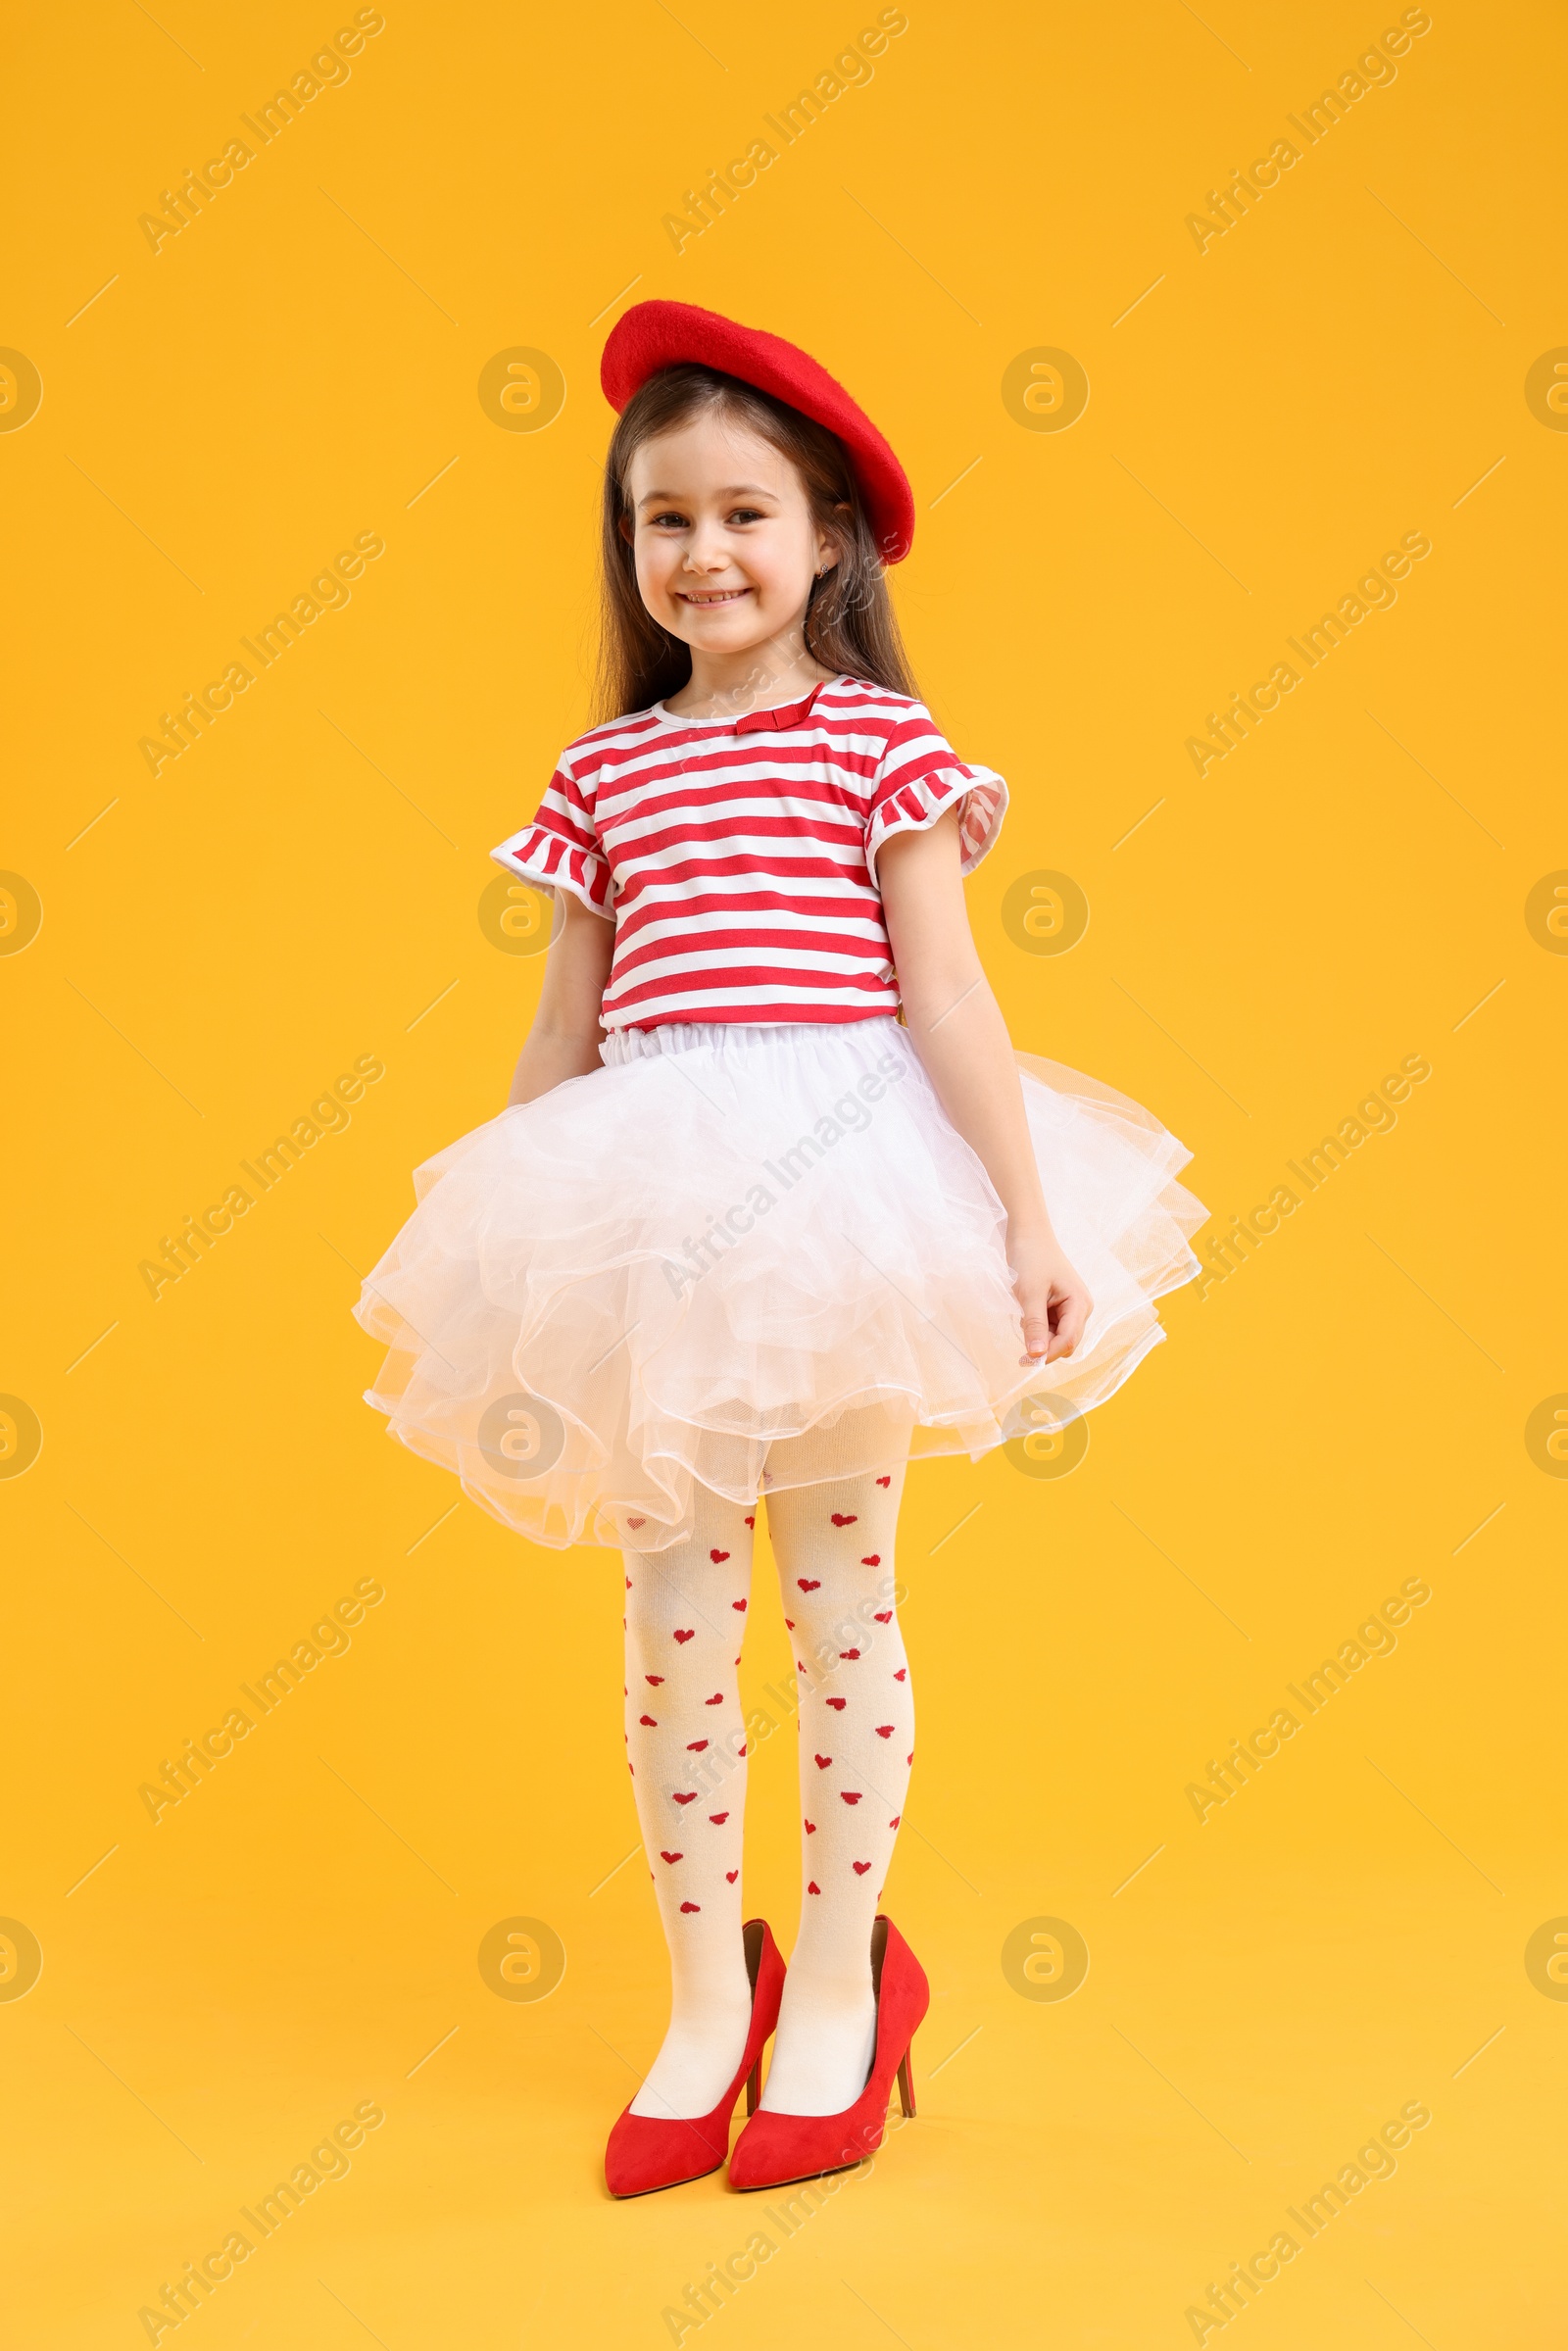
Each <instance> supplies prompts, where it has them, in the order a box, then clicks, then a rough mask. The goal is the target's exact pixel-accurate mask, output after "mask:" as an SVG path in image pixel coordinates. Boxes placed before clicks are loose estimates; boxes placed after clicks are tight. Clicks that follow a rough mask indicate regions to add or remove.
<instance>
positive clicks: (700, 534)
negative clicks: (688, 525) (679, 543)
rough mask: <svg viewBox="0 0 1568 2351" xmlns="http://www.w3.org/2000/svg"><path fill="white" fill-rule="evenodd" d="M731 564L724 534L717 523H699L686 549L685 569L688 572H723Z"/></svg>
mask: <svg viewBox="0 0 1568 2351" xmlns="http://www.w3.org/2000/svg"><path fill="white" fill-rule="evenodd" d="M728 563H729V549H728V548H727V547H726V546H725V544H724V534H723V532H722V531H721V530H720V529H719V527H718V525H717V524H716V523H711V522H699V523H698V525H697V527H696V529H695V530H694V531H693V532H692V535H691V541H690V544H689V545H688V547H687V549H686V558H685V563H684V564H683V566H682V567H683V568H684V569H685V570H688V571H722V570H724V569H726V567H727V566H728Z"/></svg>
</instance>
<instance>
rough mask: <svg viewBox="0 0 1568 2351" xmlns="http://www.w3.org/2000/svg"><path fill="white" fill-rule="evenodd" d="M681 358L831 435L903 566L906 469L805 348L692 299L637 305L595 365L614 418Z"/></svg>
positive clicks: (887, 553) (875, 525) (908, 530)
mask: <svg viewBox="0 0 1568 2351" xmlns="http://www.w3.org/2000/svg"><path fill="white" fill-rule="evenodd" d="M683 360H694V361H697V362H698V363H699V364H700V365H701V366H703V367H716V368H718V369H719V370H720V372H721V373H722V374H725V375H738V376H739V377H740V378H741V381H742V382H743V383H749V384H755V385H756V386H757V388H758V390H759V391H760V392H770V393H771V394H772V396H773V398H774V399H775V400H782V401H785V402H787V403H788V405H789V406H790V407H791V408H795V409H799V410H800V411H801V412H802V414H803V415H804V416H811V417H814V418H815V420H816V422H817V423H818V424H825V425H826V426H827V429H828V431H829V432H831V433H836V434H837V435H838V437H839V439H840V440H841V441H842V442H843V443H844V446H845V448H846V449H847V450H848V451H849V453H850V463H851V465H852V466H853V467H854V469H855V477H856V480H857V481H858V484H859V487H860V495H861V496H862V498H863V499H864V500H865V504H866V510H867V512H868V514H869V515H870V518H871V528H872V530H873V532H874V533H875V536H876V542H877V546H878V549H879V550H880V552H881V556H882V560H883V562H884V563H902V562H903V561H904V558H905V557H906V556H907V554H908V552H909V547H910V543H911V541H912V540H913V538H914V493H913V492H912V491H911V489H910V488H909V484H908V481H907V477H906V474H905V471H904V467H903V466H902V465H900V464H899V461H898V459H897V458H896V457H895V456H894V454H893V451H892V450H891V448H890V447H889V446H888V444H887V442H886V441H885V440H884V439H883V438H882V435H881V434H880V433H879V432H878V431H877V428H876V426H875V425H874V424H873V423H872V422H871V419H870V417H869V416H867V415H866V414H865V411H864V410H863V409H861V408H858V406H857V405H856V403H855V402H854V401H853V400H852V399H851V398H850V395H849V394H848V392H846V390H845V389H844V386H843V385H842V384H841V383H838V382H836V381H835V380H834V378H833V377H832V376H831V375H829V373H828V371H827V369H826V368H825V367H820V366H819V365H818V364H817V362H816V361H815V360H814V359H812V357H811V355H810V353H809V351H801V350H798V349H797V348H796V346H795V344H793V343H786V342H785V341H784V339H783V337H782V336H781V335H770V334H764V333H763V331H762V329H761V328H760V327H758V326H740V325H737V323H736V322H735V320H734V319H733V318H720V317H719V315H718V313H717V312H716V311H704V310H698V309H697V308H696V307H695V305H694V304H692V303H690V302H638V303H635V304H633V306H632V308H631V309H630V310H629V311H627V312H626V313H625V314H624V316H623V317H621V318H617V319H616V321H615V324H614V325H613V327H612V329H611V332H610V339H609V341H608V342H607V343H606V345H605V355H604V358H603V360H602V361H601V362H600V367H599V380H600V382H601V384H602V385H603V386H604V392H605V398H606V399H607V400H608V401H609V403H610V405H611V407H612V408H613V410H614V411H615V413H616V415H617V416H618V415H619V413H620V411H621V410H622V409H623V408H624V407H625V405H626V403H627V401H628V400H629V399H630V398H631V396H632V394H633V393H634V392H636V391H640V390H641V388H642V386H643V385H644V384H645V383H646V382H647V381H648V378H649V377H650V376H651V375H654V374H657V373H658V371H659V369H660V368H661V367H675V366H677V365H678V364H679V363H680V362H681V361H683Z"/></svg>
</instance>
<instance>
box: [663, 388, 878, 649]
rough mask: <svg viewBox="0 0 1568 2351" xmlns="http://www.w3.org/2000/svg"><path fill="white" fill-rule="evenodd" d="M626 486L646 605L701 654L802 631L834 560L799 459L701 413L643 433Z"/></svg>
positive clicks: (746, 646)
mask: <svg viewBox="0 0 1568 2351" xmlns="http://www.w3.org/2000/svg"><path fill="white" fill-rule="evenodd" d="M626 490H627V498H628V502H629V504H630V507H631V520H630V522H629V523H628V522H626V521H623V522H622V524H621V529H622V531H623V533H624V534H625V536H626V537H627V538H629V539H630V541H631V544H632V550H633V554H634V556H635V558H636V564H637V586H638V591H639V593H640V594H641V596H642V600H643V603H644V604H645V605H646V606H647V608H648V610H649V612H652V614H653V616H654V618H655V619H656V620H657V621H659V622H660V623H661V624H662V626H663V627H664V628H667V629H668V630H669V632H670V634H671V635H672V636H676V637H680V638H683V639H684V640H685V642H686V643H687V644H688V645H690V646H691V647H692V649H693V651H694V652H696V653H704V654H708V655H711V656H717V657H720V658H722V657H723V656H725V655H734V654H741V653H747V652H749V651H750V650H751V649H752V648H753V647H754V646H758V645H760V644H763V643H764V642H766V641H767V640H769V639H774V638H780V637H785V636H787V635H788V633H789V632H790V631H791V630H792V629H793V630H799V627H800V623H801V621H802V619H803V617H804V615H805V612H806V606H807V600H808V598H809V595H810V591H811V582H812V580H813V578H814V577H815V575H816V573H817V571H818V569H819V568H820V569H821V570H824V571H825V570H827V569H829V568H830V567H831V565H832V564H834V563H836V562H837V561H838V552H837V550H836V548H835V547H834V545H833V542H832V541H831V540H830V539H829V538H828V537H827V536H826V535H825V534H824V533H823V532H822V531H821V530H819V529H818V527H817V525H816V523H815V521H814V520H813V518H812V514H811V510H810V505H809V501H808V499H807V495H806V487H805V484H804V483H803V482H802V480H801V477H800V475H799V473H797V471H796V469H795V467H794V465H792V464H791V463H790V461H789V459H788V458H787V457H785V456H784V454H783V453H782V451H780V450H777V449H775V448H773V446H772V445H771V443H770V442H767V441H764V440H763V439H762V438H761V437H760V434H757V433H754V432H751V431H749V430H747V428H746V427H745V426H743V425H739V424H735V423H727V422H725V421H724V420H723V419H722V418H719V417H715V416H704V417H701V418H699V419H696V420H694V421H693V422H692V423H690V424H685V425H682V426H681V427H680V428H679V429H678V430H677V431H674V432H667V433H662V434H661V435H660V436H659V437H658V439H657V440H652V441H644V442H643V444H642V446H641V447H640V448H639V449H638V450H637V451H636V452H635V453H634V455H633V457H632V461H631V465H630V467H629V469H628V472H627V480H626Z"/></svg>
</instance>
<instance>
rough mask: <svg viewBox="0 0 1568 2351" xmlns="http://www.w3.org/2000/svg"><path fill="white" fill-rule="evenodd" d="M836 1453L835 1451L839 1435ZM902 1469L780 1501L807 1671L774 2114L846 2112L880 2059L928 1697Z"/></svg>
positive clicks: (785, 1579)
mask: <svg viewBox="0 0 1568 2351" xmlns="http://www.w3.org/2000/svg"><path fill="white" fill-rule="evenodd" d="M828 1442H830V1440H828ZM903 1488H904V1471H903V1468H902V1467H901V1468H899V1469H896V1470H894V1471H893V1472H892V1473H891V1474H889V1475H887V1476H883V1477H875V1476H869V1475H868V1476H865V1477H858V1478H845V1479H839V1480H834V1481H832V1482H829V1483H824V1484H822V1485H815V1486H795V1487H789V1488H786V1489H785V1490H784V1491H782V1492H781V1493H779V1494H772V1495H770V1496H769V1497H768V1504H767V1526H768V1533H769V1535H770V1536H771V1537H772V1542H773V1550H774V1554H775V1556H776V1558H777V1560H778V1571H779V1584H780V1588H781V1590H782V1592H783V1598H784V1615H785V1618H786V1620H787V1621H788V1622H789V1623H790V1624H791V1626H792V1629H793V1638H794V1642H795V1664H796V1671H797V1673H798V1674H799V1676H800V1718H799V1719H800V1738H801V1815H802V1823H803V1826H802V1830H801V1848H802V1850H801V1884H802V1886H803V1888H804V1890H803V1892H802V1895H801V1929H800V1934H799V1936H798V1937H797V1939H796V1944H795V1949H794V1952H793V1954H792V1956H791V1959H790V1965H789V1974H788V1976H787V1978H786V1979H785V1984H784V2004H783V2008H782V2010H781V2012H780V2015H779V2023H778V2034H777V2037H776V2039H775V2040H774V2043H773V2059H772V2064H771V2066H770V2068H769V2071H768V2077H767V2086H766V2088H765V2089H764V2091H763V2093H762V2105H763V2106H764V2107H765V2108H766V2109H767V2110H768V2111H769V2112H770V2113H773V2114H837V2113H839V2112H841V2111H842V2109H843V2108H844V2107H846V2106H849V2105H852V2104H853V2103H854V2101H855V2100H856V2099H857V2098H858V2096H859V2094H860V2092H861V2090H862V2089H863V2088H864V2087H865V2079H866V2075H867V2074H868V2073H869V2071H870V2066H871V2059H872V2057H873V2055H874V2053H875V2048H876V2001H875V1997H874V1995H873V1993H872V1989H871V1925H872V1921H873V1920H874V1918H875V1916H876V1912H877V1905H878V1903H879V1901H880V1900H881V1896H882V1886H883V1881H884V1879H885V1877H886V1875H887V1870H888V1865H889V1863H890V1862H891V1860H892V1858H893V1847H894V1843H895V1840H896V1839H897V1837H898V1831H899V1822H900V1820H901V1819H902V1817H903V1814H904V1797H905V1790H906V1788H907V1785H908V1779H909V1765H910V1763H911V1761H912V1760H913V1749H914V1699H913V1696H912V1694H911V1691H910V1689H909V1667H908V1660H907V1656H906V1654H905V1648H904V1639H903V1636H902V1634H901V1633H900V1631H899V1619H898V1612H897V1609H896V1608H895V1606H894V1601H893V1589H894V1572H893V1537H894V1527H895V1524H896V1522H897V1519H898V1514H899V1497H900V1495H901V1494H902V1492H903Z"/></svg>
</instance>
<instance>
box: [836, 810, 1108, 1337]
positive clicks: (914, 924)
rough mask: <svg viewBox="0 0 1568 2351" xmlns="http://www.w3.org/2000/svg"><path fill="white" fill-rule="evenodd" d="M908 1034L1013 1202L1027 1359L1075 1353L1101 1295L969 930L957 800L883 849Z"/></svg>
mask: <svg viewBox="0 0 1568 2351" xmlns="http://www.w3.org/2000/svg"><path fill="white" fill-rule="evenodd" d="M877 881H878V884H879V886H880V888H881V892H882V908H883V912H884V913H885V914H886V916H887V925H888V936H889V938H890V939H891V940H892V942H893V959H894V962H895V964H896V965H897V967H898V974H899V992H900V995H901V996H902V997H903V999H904V1017H905V1019H906V1021H907V1024H908V1030H909V1040H910V1043H911V1044H912V1045H913V1047H914V1049H915V1052H916V1053H918V1054H919V1056H920V1060H921V1063H922V1065H923V1066H924V1069H925V1072H926V1075H927V1076H928V1077H929V1078H930V1080H931V1083H932V1085H933V1086H934V1087H935V1088H936V1091H937V1096H938V1099H939V1100H940V1102H941V1103H942V1106H943V1108H944V1109H945V1110H946V1111H947V1113H948V1116H949V1117H950V1118H951V1119H952V1121H953V1123H954V1125H955V1126H956V1128H957V1130H958V1132H959V1134H960V1135H961V1136H962V1137H963V1139H964V1141H965V1143H967V1144H968V1145H969V1148H970V1149H971V1151H973V1152H974V1153H975V1155H976V1157H977V1158H978V1159H979V1160H980V1163H981V1165H982V1166H983V1167H984V1168H985V1171H986V1173H987V1175H988V1176H989V1177H990V1178H991V1181H992V1183H993V1184H994V1185H995V1187H996V1190H997V1195H998V1197H999V1199H1000V1200H1001V1201H1002V1204H1003V1206H1004V1208H1005V1210H1006V1212H1007V1259H1008V1262H1009V1264H1010V1265H1011V1267H1012V1275H1013V1286H1014V1288H1015V1290H1016V1292H1017V1295H1018V1304H1019V1306H1020V1308H1021V1309H1022V1314H1023V1332H1024V1346H1025V1348H1026V1349H1027V1352H1026V1354H1025V1355H1024V1357H1023V1358H1022V1360H1024V1361H1025V1362H1040V1361H1042V1360H1044V1361H1045V1362H1047V1363H1052V1362H1054V1361H1055V1359H1056V1358H1057V1356H1059V1355H1070V1354H1071V1353H1072V1352H1073V1350H1074V1348H1075V1347H1077V1345H1078V1342H1079V1340H1080V1339H1081V1338H1082V1337H1083V1331H1084V1325H1085V1323H1086V1322H1087V1321H1088V1319H1089V1312H1090V1308H1091V1306H1092V1304H1093V1302H1094V1301H1093V1299H1092V1298H1090V1295H1089V1292H1088V1290H1087V1288H1086V1287H1085V1285H1084V1281H1083V1277H1082V1275H1081V1274H1079V1273H1078V1272H1077V1271H1076V1270H1075V1269H1074V1267H1073V1266H1072V1265H1070V1264H1069V1262H1068V1260H1067V1258H1066V1256H1065V1255H1064V1254H1063V1252H1062V1247H1061V1244H1060V1242H1059V1241H1058V1240H1057V1239H1056V1236H1055V1234H1054V1231H1053V1230H1052V1224H1051V1214H1050V1211H1049V1209H1048V1207H1047V1205H1046V1200H1045V1195H1044V1194H1043V1192H1042V1191H1041V1188H1040V1171H1039V1168H1038V1165H1037V1164H1036V1160H1035V1154H1034V1148H1033V1145H1032V1144H1031V1142H1030V1139H1029V1127H1028V1122H1027V1120H1026V1119H1025V1117H1024V1109H1023V1089H1022V1087H1021V1086H1020V1085H1019V1083H1018V1067H1017V1063H1016V1062H1015V1061H1014V1060H1013V1057H1012V1045H1011V1041H1010V1039H1009V1038H1008V1035H1007V1028H1006V1023H1005V1020H1004V1019H1003V1016H1002V1007H1001V1006H1000V1004H998V1003H997V1000H996V998H995V997H994V996H993V995H992V993H991V988H990V985H989V983H988V981H987V979H986V976H985V973H984V971H983V970H982V969H981V966H980V957H979V955H977V953H976V952H975V944H974V941H973V939H972V938H971V936H970V933H969V917H968V914H967V913H966V911H965V909H964V904H963V882H962V878H961V876H960V874H959V870H958V811H957V809H956V808H950V809H949V810H948V811H947V813H946V814H945V815H943V816H940V817H939V818H938V819H937V821H936V823H935V824H933V825H931V826H930V827H928V829H927V830H926V831H924V832H920V833H894V834H893V835H891V837H890V838H889V839H888V840H886V841H885V842H884V843H883V845H882V847H881V849H880V850H879V852H878V853H877Z"/></svg>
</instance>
